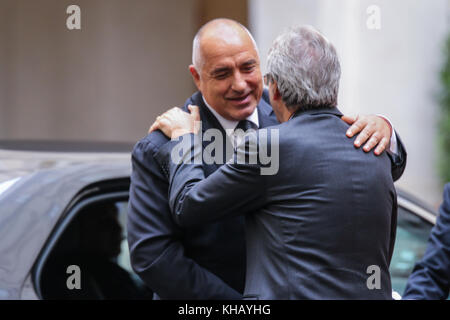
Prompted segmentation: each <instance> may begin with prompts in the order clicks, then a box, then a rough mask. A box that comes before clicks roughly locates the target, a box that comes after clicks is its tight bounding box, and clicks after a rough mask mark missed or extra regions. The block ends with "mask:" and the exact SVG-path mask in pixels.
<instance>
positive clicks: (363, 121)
mask: <svg viewBox="0 0 450 320" xmlns="http://www.w3.org/2000/svg"><path fill="white" fill-rule="evenodd" d="M367 124H368V120H367V118H366V117H359V116H358V117H356V121H355V122H354V123H353V124H352V126H351V127H350V128H348V130H347V132H346V135H347V137H349V138H351V137H353V136H354V135H355V134H357V133H358V132H361V130H363V129H364V128H365V127H366V126H367Z"/></svg>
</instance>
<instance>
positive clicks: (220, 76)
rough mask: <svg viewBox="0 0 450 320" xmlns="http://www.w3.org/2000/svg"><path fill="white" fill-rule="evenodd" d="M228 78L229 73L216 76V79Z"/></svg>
mask: <svg viewBox="0 0 450 320" xmlns="http://www.w3.org/2000/svg"><path fill="white" fill-rule="evenodd" d="M227 76H228V72H221V73H218V74H216V75H215V76H214V78H216V79H225V78H226V77H227Z"/></svg>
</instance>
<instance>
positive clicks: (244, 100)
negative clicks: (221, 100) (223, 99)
mask: <svg viewBox="0 0 450 320" xmlns="http://www.w3.org/2000/svg"><path fill="white" fill-rule="evenodd" d="M250 93H251V92H249V93H248V94H246V95H243V96H240V97H236V98H227V100H230V101H233V102H234V103H236V104H247V103H248V102H250Z"/></svg>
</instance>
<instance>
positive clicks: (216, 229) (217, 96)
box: [128, 19, 406, 299]
mask: <svg viewBox="0 0 450 320" xmlns="http://www.w3.org/2000/svg"><path fill="white" fill-rule="evenodd" d="M259 63H260V60H259V55H258V50H257V47H256V44H255V41H254V40H253V37H252V36H251V34H250V33H249V31H248V30H247V29H246V28H245V27H243V26H242V25H240V24H239V23H237V22H235V21H232V20H228V19H217V20H213V21H211V22H209V23H207V24H206V25H204V26H203V27H202V28H201V29H200V30H199V31H198V33H197V35H196V36H195V38H194V42H193V64H192V65H191V66H189V71H190V72H191V74H192V77H193V80H194V82H195V84H196V86H197V88H198V90H199V91H198V92H196V93H194V94H193V95H192V96H191V97H190V98H189V99H187V101H186V102H185V105H184V107H183V108H182V110H184V111H187V110H188V108H187V107H188V105H197V106H199V109H200V118H201V121H202V131H204V132H205V131H207V130H209V129H217V130H219V131H220V132H221V134H222V136H223V137H224V139H223V140H224V143H223V153H222V155H223V157H222V159H221V160H222V161H219V162H214V163H212V164H203V170H204V173H205V176H206V177H207V176H209V175H210V174H211V173H213V172H214V171H216V170H217V169H218V168H219V167H220V166H221V164H223V163H225V162H226V160H228V159H229V158H230V157H231V156H232V152H233V141H234V130H235V129H236V128H237V127H238V128H242V129H244V128H248V127H249V126H250V127H253V128H264V127H268V126H271V125H275V124H277V123H278V122H277V120H276V117H275V115H274V113H273V110H272V108H271V106H270V104H269V103H268V96H267V92H266V91H264V90H263V81H262V75H261V71H260V65H259ZM261 97H263V99H261ZM264 97H266V99H264ZM359 131H361V133H360V134H359V135H358V137H357V139H356V140H355V146H357V147H359V146H360V145H362V144H363V143H364V142H366V141H367V143H366V144H365V146H364V150H365V151H369V150H371V149H372V148H373V147H375V146H377V147H376V149H375V153H376V154H380V153H381V152H382V151H383V150H384V149H385V148H386V146H387V145H389V141H390V138H391V127H390V125H389V124H388V123H387V122H386V121H385V120H384V119H382V118H380V117H377V116H364V117H360V118H359V119H358V121H357V122H355V123H354V124H353V126H352V127H350V129H349V132H348V135H349V136H352V135H354V134H355V133H358V132H359ZM168 141H169V139H168V138H167V137H166V136H165V135H164V134H163V133H162V132H161V131H154V132H152V133H150V134H149V135H147V136H146V137H145V138H143V139H142V140H140V141H139V142H138V143H137V144H136V146H135V148H134V150H133V153H132V165H133V172H132V175H131V186H130V200H129V210H128V211H129V212H128V242H129V247H130V256H131V264H132V267H133V269H134V271H135V272H136V273H137V274H138V275H139V276H140V277H141V278H142V280H143V281H144V282H145V283H146V284H147V285H148V286H149V287H150V288H151V289H152V290H153V291H154V292H155V293H156V296H155V298H162V299H241V298H242V293H243V290H244V285H245V269H246V267H245V261H246V257H245V256H246V253H245V248H246V245H245V230H244V217H243V216H242V215H235V216H234V217H231V218H227V219H224V220H221V221H220V222H214V223H209V224H206V225H202V226H197V227H188V228H180V227H179V226H177V224H176V223H175V222H174V221H173V220H172V216H171V214H170V207H169V202H168V201H169V200H168V194H169V189H168V188H169V182H168V180H167V178H166V174H165V172H164V171H163V170H164V169H163V168H161V167H160V166H159V164H158V163H157V162H156V160H155V155H156V153H157V152H158V151H159V149H160V147H161V146H163V145H164V144H166V143H167V142H168ZM349 143H353V142H352V140H349ZM206 146H208V144H207V142H204V143H203V148H205V147H206ZM397 148H398V150H399V152H398V154H399V156H395V155H394V154H391V160H392V174H393V177H394V179H398V178H399V177H400V176H401V174H402V172H403V169H404V166H405V161H406V153H405V152H404V149H403V147H402V145H401V142H400V141H398V145H397ZM230 151H231V152H230ZM216 158H217V157H216ZM211 210H214V208H211Z"/></svg>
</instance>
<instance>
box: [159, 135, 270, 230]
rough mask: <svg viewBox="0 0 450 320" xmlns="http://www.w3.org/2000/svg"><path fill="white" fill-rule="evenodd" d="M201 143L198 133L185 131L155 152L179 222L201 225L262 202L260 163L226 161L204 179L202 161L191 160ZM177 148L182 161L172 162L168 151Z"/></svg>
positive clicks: (251, 208) (263, 190)
mask: <svg viewBox="0 0 450 320" xmlns="http://www.w3.org/2000/svg"><path fill="white" fill-rule="evenodd" d="M200 143H201V141H200V139H198V136H196V135H194V134H186V135H183V136H182V137H181V141H180V142H178V141H170V142H168V143H167V144H165V145H164V146H163V147H161V149H160V151H159V152H158V154H157V155H156V158H157V159H158V161H159V162H160V164H161V166H162V167H163V168H164V171H165V172H166V174H167V176H168V178H169V182H170V187H169V199H170V208H171V212H172V214H173V216H174V219H175V221H176V222H177V223H178V224H179V225H181V226H191V225H196V224H202V223H206V222H209V221H214V220H217V219H220V218H223V217H227V216H233V215H236V214H242V213H247V212H252V211H254V210H256V209H257V208H259V207H261V206H263V205H264V198H265V197H264V193H265V178H264V176H262V175H261V172H260V165H258V164H255V165H251V164H237V163H234V162H229V163H227V164H225V165H223V166H222V167H220V168H219V169H218V170H217V171H216V172H214V173H213V174H211V175H210V176H209V177H208V178H206V179H205V175H204V173H203V169H202V166H201V164H196V163H195V162H196V161H194V159H195V157H196V156H198V153H199V152H201V147H200ZM248 143H249V140H247V141H246V143H245V144H241V145H240V146H239V147H238V150H237V151H236V152H235V157H236V155H237V154H239V153H240V154H244V152H246V151H247V153H248V147H247V148H246V146H248ZM180 149H181V152H182V157H181V160H182V161H180V162H179V163H174V161H172V159H171V153H172V151H175V152H177V153H178V152H179V151H180Z"/></svg>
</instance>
